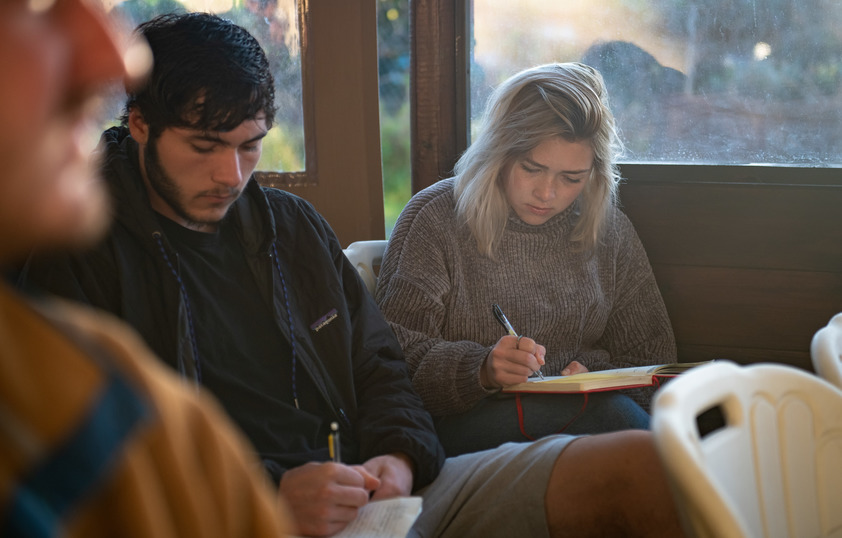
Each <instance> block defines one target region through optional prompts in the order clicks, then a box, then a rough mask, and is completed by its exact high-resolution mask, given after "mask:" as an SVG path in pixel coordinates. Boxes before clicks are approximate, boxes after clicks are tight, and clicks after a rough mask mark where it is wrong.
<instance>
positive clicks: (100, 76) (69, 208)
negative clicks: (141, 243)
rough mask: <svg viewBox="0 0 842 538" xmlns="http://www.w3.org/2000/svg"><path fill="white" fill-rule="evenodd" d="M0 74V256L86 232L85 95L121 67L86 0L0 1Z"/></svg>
mask: <svg viewBox="0 0 842 538" xmlns="http://www.w3.org/2000/svg"><path fill="white" fill-rule="evenodd" d="M0 73H2V76H0V125H2V129H0V261H9V260H11V259H14V258H16V257H20V256H23V255H25V254H26V253H27V252H28V250H29V249H31V248H33V247H53V246H60V245H61V246H65V245H66V246H72V245H74V244H76V243H79V242H82V241H89V240H91V239H92V238H93V237H95V236H96V233H97V232H99V231H100V230H101V229H102V228H103V225H104V223H105V221H106V219H105V213H106V212H105V211H104V208H105V204H104V201H105V196H104V192H103V189H102V187H101V185H100V182H99V181H98V180H97V179H96V175H95V174H94V173H93V167H92V165H91V163H90V162H89V152H90V149H91V148H90V141H91V140H95V138H94V137H93V136H92V135H91V131H90V129H91V128H98V126H94V125H90V124H91V123H92V121H91V120H90V112H91V108H92V105H93V103H92V96H93V93H94V92H96V91H98V90H99V89H100V88H101V86H102V85H103V84H104V83H105V82H108V81H112V80H116V79H118V78H120V77H122V76H124V75H125V68H124V63H123V59H122V55H121V53H120V50H119V47H118V45H117V43H116V41H115V39H114V35H113V34H112V30H111V29H110V27H109V26H108V25H107V21H106V20H105V19H104V16H103V15H102V14H101V13H100V12H99V11H97V10H96V9H95V8H94V7H93V6H92V5H90V4H89V3H88V0H55V1H54V2H50V1H49V0H0Z"/></svg>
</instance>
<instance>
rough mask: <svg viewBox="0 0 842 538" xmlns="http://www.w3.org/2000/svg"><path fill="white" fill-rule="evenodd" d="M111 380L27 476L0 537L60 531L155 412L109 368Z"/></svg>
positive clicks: (0, 526) (0, 527)
mask: <svg viewBox="0 0 842 538" xmlns="http://www.w3.org/2000/svg"><path fill="white" fill-rule="evenodd" d="M106 383H107V384H106V385H105V386H104V387H103V388H102V391H101V393H100V394H99V397H98V398H97V399H95V400H94V404H93V405H92V407H91V409H90V411H89V413H88V415H87V417H85V418H84V420H83V422H82V423H81V424H80V425H79V428H78V429H76V431H75V432H73V433H72V435H71V436H70V437H69V438H68V439H66V440H65V441H64V443H62V444H61V445H59V446H58V447H56V448H55V450H53V451H51V452H49V453H48V454H46V455H45V458H44V459H43V460H42V461H40V462H38V463H36V465H35V467H34V468H33V469H31V471H30V472H29V473H27V474H26V475H24V476H23V477H22V479H21V482H20V484H18V486H17V487H16V488H15V490H14V492H13V493H12V495H11V498H10V501H9V505H8V506H7V507H6V508H5V510H4V514H3V518H2V522H0V536H10V537H12V536H26V537H33V538H34V537H47V536H55V535H57V534H58V533H59V532H60V530H61V528H60V527H61V524H62V519H63V517H64V516H65V515H66V514H67V513H68V512H70V511H71V510H72V509H73V508H74V507H75V506H77V505H79V504H80V503H82V502H83V501H84V500H85V499H86V498H87V497H88V496H89V495H91V494H92V493H93V491H94V489H95V488H96V487H97V486H98V485H99V484H100V483H101V481H102V479H103V478H104V476H105V475H106V474H107V473H108V471H109V470H110V467H111V465H112V464H114V463H115V462H116V460H117V458H118V456H119V454H120V452H121V450H122V448H123V446H124V445H125V443H126V441H127V439H128V437H129V436H130V434H131V433H132V431H133V430H134V429H135V427H136V426H138V425H139V423H140V422H141V421H142V420H144V419H146V418H148V417H149V416H150V415H151V412H150V409H149V407H148V405H147V402H146V401H145V400H144V399H143V398H142V397H141V395H140V394H138V393H137V392H136V391H135V389H134V388H132V387H131V386H130V385H129V384H128V383H127V382H126V381H125V380H124V379H123V378H122V377H119V376H118V375H116V374H115V373H113V372H112V373H109V375H108V377H107V378H106ZM47 397H48V396H47Z"/></svg>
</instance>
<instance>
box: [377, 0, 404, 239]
mask: <svg viewBox="0 0 842 538" xmlns="http://www.w3.org/2000/svg"><path fill="white" fill-rule="evenodd" d="M377 49H378V57H379V61H378V66H379V69H378V70H379V75H380V147H381V152H382V155H383V210H384V217H385V221H386V237H389V235H391V233H392V228H393V227H394V226H395V221H396V220H397V218H398V215H399V214H400V212H401V210H402V209H403V206H404V205H406V202H407V201H408V200H409V197H410V195H411V194H412V193H411V190H412V189H411V182H410V160H411V159H410V127H409V114H410V110H409V108H410V107H409V0H379V2H378V7H377Z"/></svg>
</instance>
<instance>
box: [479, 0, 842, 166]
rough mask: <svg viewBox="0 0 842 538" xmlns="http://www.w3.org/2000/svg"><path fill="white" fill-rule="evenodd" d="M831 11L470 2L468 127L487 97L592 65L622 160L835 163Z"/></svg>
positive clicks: (841, 17)
mask: <svg viewBox="0 0 842 538" xmlns="http://www.w3.org/2000/svg"><path fill="white" fill-rule="evenodd" d="M840 29H842V2H839V1H838V0H592V1H589V2H580V1H575V0H516V1H515V0H473V3H472V33H473V36H472V48H471V75H470V91H471V95H470V97H471V122H472V130H475V128H476V126H477V125H478V124H479V122H481V114H482V111H483V107H484V105H485V101H486V98H487V96H488V93H489V91H490V89H491V88H492V87H493V86H495V85H497V84H498V83H499V82H501V81H502V80H504V79H505V78H506V77H508V76H510V75H512V74H514V73H515V72H517V71H519V70H520V69H523V68H526V67H530V66H532V65H536V64H540V63H546V62H552V61H582V62H584V63H588V64H590V65H592V66H594V67H596V68H598V69H599V70H600V71H601V72H602V74H603V77H604V78H605V81H606V84H607V86H608V90H609V96H610V100H611V107H612V109H613V110H614V113H615V116H616V118H617V123H618V126H619V128H620V130H621V133H622V138H623V140H624V142H625V144H626V154H625V156H624V162H630V163H635V162H674V163H688V162H692V163H707V164H749V163H752V164H755V163H767V164H785V165H799V166H814V167H837V166H840V165H842V30H840Z"/></svg>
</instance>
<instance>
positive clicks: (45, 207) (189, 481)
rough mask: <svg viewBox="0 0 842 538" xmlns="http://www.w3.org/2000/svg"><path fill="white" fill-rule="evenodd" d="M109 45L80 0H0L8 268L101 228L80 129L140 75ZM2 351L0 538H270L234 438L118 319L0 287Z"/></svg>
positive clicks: (1, 229) (101, 23)
mask: <svg viewBox="0 0 842 538" xmlns="http://www.w3.org/2000/svg"><path fill="white" fill-rule="evenodd" d="M117 37H118V36H116V35H115V33H114V30H113V29H112V28H111V27H110V26H109V25H108V23H107V20H106V19H105V17H104V16H103V14H102V13H101V12H100V11H99V10H98V9H96V8H95V7H93V5H92V4H91V3H89V2H88V1H87V0H55V1H53V2H35V1H25V0H0V70H2V73H3V76H2V77H0V125H2V126H3V129H2V130H0V264H2V267H3V269H4V270H6V271H8V272H11V271H12V270H14V269H16V268H17V267H18V264H19V263H21V262H22V261H23V260H24V259H25V258H26V256H27V254H28V253H29V251H30V250H31V249H33V248H38V249H51V248H71V247H74V248H75V247H80V246H83V245H86V244H89V243H91V242H92V241H94V240H95V239H98V238H99V237H101V236H102V234H103V233H104V232H105V224H106V221H107V218H106V216H107V211H106V204H105V201H106V196H105V189H104V188H103V185H102V183H101V182H100V181H98V178H97V174H96V172H95V168H94V167H92V166H91V165H90V161H89V155H88V152H87V151H83V149H82V148H83V147H84V145H85V144H84V141H85V140H86V135H87V134H89V133H87V132H86V131H87V129H86V125H87V124H89V123H91V122H92V118H91V117H90V113H91V110H92V109H93V107H92V103H93V102H94V98H96V97H97V93H98V92H99V91H100V90H104V86H105V84H106V83H108V82H112V81H117V80H118V79H119V78H120V77H128V76H129V74H130V73H134V74H135V75H139V74H140V73H141V72H142V71H144V69H143V67H142V64H140V65H139V64H132V65H131V66H129V65H128V64H127V63H126V61H125V60H124V52H125V51H124V50H123V48H122V47H121V46H119V45H118V43H119V41H120V40H118V39H117ZM134 50H135V51H136V52H137V51H141V52H142V50H143V46H142V44H140V43H139V44H137V45H135V47H134ZM143 56H144V55H143V54H140V55H139V56H138V57H143ZM126 57H127V56H126ZM146 57H147V58H148V54H147V55H146ZM128 67H132V69H127V68H128ZM93 134H94V135H95V134H96V133H93ZM0 342H2V346H0V492H2V493H0V535H2V536H65V537H71V538H72V537H84V538H97V537H102V538H106V537H114V536H120V537H135V538H139V537H149V538H152V537H154V538H184V537H188V536H190V537H197V538H198V537H209V538H210V537H214V538H216V537H218V538H227V537H231V536H259V537H264V538H269V537H273V538H274V537H277V536H279V535H281V534H282V533H283V529H284V524H283V519H282V517H281V508H280V506H279V504H278V499H277V496H276V495H275V494H274V493H273V491H272V489H271V488H270V487H269V484H268V481H267V480H266V477H265V476H264V475H262V474H261V473H259V472H256V471H255V469H254V467H256V462H255V460H254V455H253V454H252V453H251V450H250V447H249V446H248V443H247V442H246V440H245V439H244V438H243V437H242V435H241V434H240V432H238V431H237V430H236V429H235V428H234V426H233V425H231V424H230V421H229V419H228V418H227V417H226V416H225V415H224V413H223V412H222V411H221V410H220V409H219V408H218V406H217V405H216V404H215V403H214V402H212V401H210V400H209V399H208V397H207V396H206V395H203V394H196V392H195V391H194V390H190V389H189V388H187V387H185V386H184V384H183V383H182V382H181V381H180V380H179V379H178V377H177V376H175V375H173V373H172V371H171V370H170V369H168V368H165V367H163V366H162V365H161V364H160V362H159V361H158V360H157V359H155V358H153V357H152V356H151V353H150V352H149V350H148V348H147V347H146V346H145V345H144V344H143V342H142V340H141V339H140V338H138V336H137V335H136V334H135V333H134V331H132V330H130V329H129V328H128V327H126V325H125V324H124V323H122V322H120V321H118V320H116V319H114V318H113V317H112V316H110V315H107V314H103V313H97V312H94V311H92V310H91V309H90V308H87V307H79V306H74V305H71V304H69V303H66V302H65V301H55V300H50V299H48V298H46V297H37V298H33V297H26V296H24V295H21V294H19V293H16V292H15V291H13V290H12V289H11V288H10V287H9V286H8V285H7V284H6V283H5V281H2V282H0Z"/></svg>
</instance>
